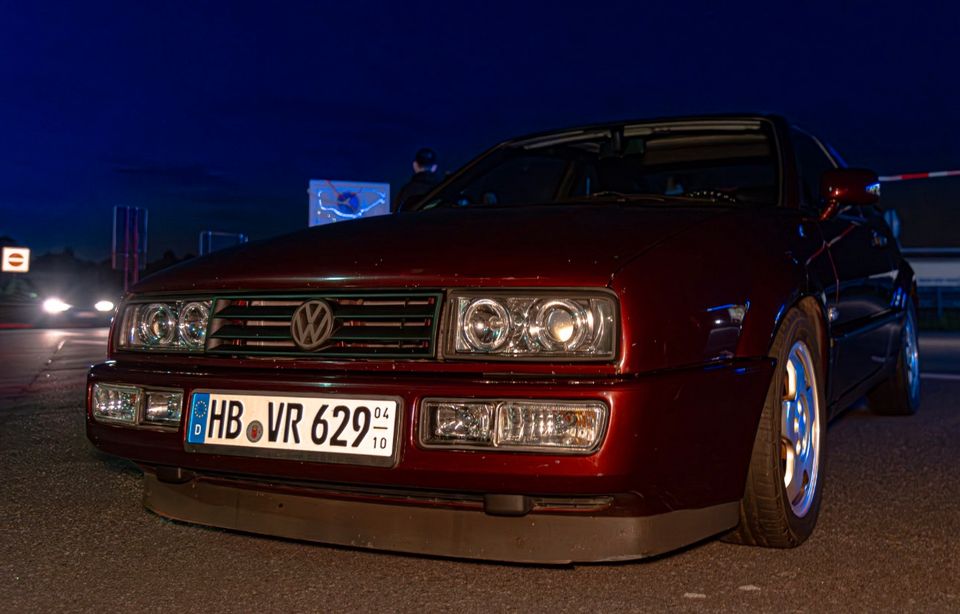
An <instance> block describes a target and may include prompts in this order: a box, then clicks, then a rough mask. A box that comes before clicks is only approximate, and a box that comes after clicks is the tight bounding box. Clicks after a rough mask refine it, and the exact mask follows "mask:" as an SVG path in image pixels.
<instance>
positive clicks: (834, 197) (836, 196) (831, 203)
mask: <svg viewBox="0 0 960 614" xmlns="http://www.w3.org/2000/svg"><path fill="white" fill-rule="evenodd" d="M820 197H821V198H823V201H824V202H825V203H826V206H825V207H824V208H823V213H822V214H821V215H820V219H824V220H825V219H829V218H830V217H833V215H834V214H835V213H836V212H837V210H838V209H839V208H840V207H843V206H847V205H852V206H856V207H866V206H869V205H873V204H876V203H877V201H878V200H880V180H879V179H878V178H877V174H876V173H874V172H873V171H869V170H867V169H863V168H835V169H832V170H829V171H826V172H825V173H823V175H821V176H820Z"/></svg>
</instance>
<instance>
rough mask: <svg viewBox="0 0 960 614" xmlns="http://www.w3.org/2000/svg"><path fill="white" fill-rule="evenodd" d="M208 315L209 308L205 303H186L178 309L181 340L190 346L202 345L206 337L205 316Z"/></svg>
mask: <svg viewBox="0 0 960 614" xmlns="http://www.w3.org/2000/svg"><path fill="white" fill-rule="evenodd" d="M209 316H210V309H209V308H208V307H207V305H206V303H187V304H186V305H184V306H183V309H181V310H180V323H179V324H178V328H179V329H180V338H181V339H182V340H183V342H184V343H185V344H186V345H187V346H188V347H192V348H198V347H202V346H203V342H204V340H205V339H206V338H207V318H208V317H209Z"/></svg>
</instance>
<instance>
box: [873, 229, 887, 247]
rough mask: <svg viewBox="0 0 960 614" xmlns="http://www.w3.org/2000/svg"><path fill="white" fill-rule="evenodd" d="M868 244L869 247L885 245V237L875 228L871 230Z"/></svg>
mask: <svg viewBox="0 0 960 614" xmlns="http://www.w3.org/2000/svg"><path fill="white" fill-rule="evenodd" d="M871 235H872V236H871V238H870V245H871V247H886V246H887V237H886V236H885V235H884V234H883V233H880V232H877V231H876V230H873V231H871Z"/></svg>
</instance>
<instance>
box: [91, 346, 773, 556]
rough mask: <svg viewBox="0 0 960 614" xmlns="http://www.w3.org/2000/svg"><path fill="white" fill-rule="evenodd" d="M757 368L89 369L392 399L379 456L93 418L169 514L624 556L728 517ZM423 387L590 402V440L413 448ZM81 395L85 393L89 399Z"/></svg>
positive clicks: (409, 543)
mask: <svg viewBox="0 0 960 614" xmlns="http://www.w3.org/2000/svg"><path fill="white" fill-rule="evenodd" d="M772 373H773V365H772V364H771V361H769V360H767V359H756V360H747V361H736V362H732V363H726V364H715V365H710V366H705V367H695V368H690V369H682V370H676V371H669V372H663V373H659V374H650V375H644V376H638V377H617V378H596V379H591V380H578V379H575V378H555V377H550V376H543V377H531V376H523V377H520V376H491V375H482V374H478V375H475V376H469V377H468V376H463V375H457V376H446V375H440V374H437V375H433V376H427V375H415V376H414V375H394V374H391V375H385V374H376V375H363V376H361V375H356V374H350V375H347V374H322V373H303V372H291V373H287V372H284V371H277V370H270V371H259V370H258V371H254V370H249V372H248V371H247V370H244V371H243V372H240V371H239V370H224V369H213V368H210V369H206V368H202V367H197V366H193V367H191V368H190V369H189V370H183V371H180V370H177V369H175V368H172V369H162V370H161V369H157V368H156V366H147V365H128V364H124V365H120V364H118V363H105V364H101V365H97V366H95V367H94V368H93V369H92V370H91V373H90V376H89V385H90V386H92V385H93V383H96V382H106V383H115V384H131V385H140V386H156V387H164V388H171V387H179V388H182V389H183V390H184V393H185V399H187V398H189V394H190V393H191V392H192V391H193V390H194V389H199V388H203V389H225V390H250V391H254V392H278V393H289V394H298V393H309V394H317V393H322V394H330V395H331V396H336V395H370V396H374V395H382V396H386V395H391V396H399V397H400V398H401V400H402V419H401V422H400V424H399V428H400V431H401V433H400V439H399V442H398V450H397V460H396V463H395V465H394V466H393V467H388V468H384V467H366V466H359V465H344V464H325V463H310V462H302V461H299V460H289V459H268V458H248V457H237V456H221V455H216V454H203V453H196V452H190V451H187V450H186V449H185V446H184V440H185V433H184V427H183V425H181V426H180V428H179V429H176V430H173V429H158V428H135V427H128V426H117V425H113V424H106V423H101V422H97V421H94V420H93V419H92V417H91V413H90V408H89V400H88V408H87V410H88V411H87V433H88V437H89V438H90V440H91V441H92V442H93V443H94V444H95V445H96V446H97V447H98V448H100V449H102V450H104V451H105V452H108V453H112V454H116V455H118V456H122V457H125V458H128V459H131V460H133V461H135V462H137V463H138V464H140V465H141V466H142V467H143V468H144V469H145V473H146V479H145V486H146V490H145V497H144V503H145V505H146V506H147V507H148V508H150V509H152V510H153V511H155V512H157V513H159V514H161V515H164V516H167V517H170V518H174V519H178V520H185V521H190V522H196V523H200V524H207V525H213V526H219V527H224V528H230V529H237V530H243V531H250V532H255V533H265V534H271V535H279V536H284V537H292V538H298V539H306V540H314V541H320V542H324V543H332V544H340V545H347V546H357V547H369V548H375V549H383V550H396V551H403V552H415V553H422V554H434V555H444V556H456V557H465V558H482V559H492V560H509V561H518V562H537V563H564V562H570V561H600V560H619V559H629V558H639V557H644V556H650V555H654V554H659V553H661V552H665V551H668V550H671V549H675V548H678V547H681V546H684V545H687V544H690V543H693V542H695V541H698V540H700V539H704V538H706V537H709V536H711V535H715V534H717V533H719V532H721V531H724V530H726V529H729V528H732V527H733V526H735V525H736V522H737V506H738V502H739V500H740V498H741V497H742V495H743V487H744V481H745V479H746V472H747V466H748V463H749V458H750V452H751V449H752V445H753V438H754V434H755V431H756V424H757V421H758V419H759V416H760V412H761V410H762V406H763V400H764V398H765V395H766V392H767V389H768V386H769V383H770V377H771V376H772ZM425 397H456V398H463V397H475V398H485V397H495V398H525V399H578V400H581V399H598V400H604V401H605V402H606V403H607V404H608V406H609V407H610V418H609V424H608V428H607V432H606V435H605V438H604V441H603V442H602V444H601V446H600V448H599V450H597V451H596V452H594V453H592V454H589V455H583V456H576V455H552V454H547V453H529V452H523V453H520V452H513V453H509V452H502V451H491V450H447V449H427V448H424V447H422V446H421V445H420V444H419V442H418V441H417V433H418V432H419V429H418V428H417V427H418V407H419V402H420V400H421V399H423V398H425ZM88 399H89V395H88Z"/></svg>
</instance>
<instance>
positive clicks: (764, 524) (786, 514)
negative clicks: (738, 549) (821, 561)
mask: <svg viewBox="0 0 960 614" xmlns="http://www.w3.org/2000/svg"><path fill="white" fill-rule="evenodd" d="M798 342H803V343H804V344H805V345H806V347H807V349H808V350H809V356H810V358H811V360H810V362H811V363H812V364H811V366H812V369H813V371H814V373H815V378H814V379H815V385H814V386H811V393H812V394H816V395H817V396H816V401H817V402H816V403H815V404H814V405H815V407H816V409H815V410H813V413H814V415H815V416H816V419H815V420H816V422H817V423H818V424H819V428H817V429H815V430H812V433H811V435H810V440H811V441H812V442H813V445H816V446H819V456H818V457H817V459H818V460H817V461H816V470H815V471H814V472H813V473H814V475H815V477H814V478H813V479H811V482H812V483H813V486H812V489H813V493H812V495H808V498H807V499H806V502H805V506H806V507H805V509H803V510H802V512H801V513H800V514H799V515H798V513H796V512H795V511H794V506H793V505H792V504H791V501H790V499H789V496H788V494H787V487H786V485H785V484H784V474H785V467H786V461H785V460H783V459H784V457H785V455H786V452H785V448H784V447H783V446H782V445H781V419H782V412H783V401H784V398H785V394H786V392H785V391H786V388H787V385H786V383H785V382H786V379H787V366H786V365H787V362H788V360H789V354H790V352H791V349H792V348H794V344H796V343H798ZM820 346H821V343H820V336H819V334H818V333H817V325H816V323H815V321H814V320H813V319H812V316H811V315H808V314H807V313H806V312H805V311H804V310H802V309H799V308H793V309H791V310H790V311H789V312H787V315H786V316H785V317H784V319H783V322H782V323H781V325H780V329H779V330H778V332H777V336H776V338H775V339H774V342H773V346H772V347H771V351H770V356H771V357H772V358H775V359H776V361H777V366H776V372H775V374H774V377H773V381H772V382H771V383H770V388H769V389H768V391H767V398H766V401H765V402H764V405H763V413H762V414H761V416H760V423H759V425H758V426H757V434H756V438H755V439H754V444H753V452H752V455H751V459H750V469H749V472H748V474H747V483H746V488H745V489H744V495H743V499H742V501H741V502H740V524H739V525H738V526H737V528H736V529H735V530H734V531H733V533H731V534H729V535H727V536H726V537H725V540H726V541H729V542H732V543H738V544H746V545H752V546H766V547H771V548H793V547H795V546H799V545H800V544H802V543H803V542H804V541H805V540H806V539H807V538H808V537H809V536H810V534H811V533H812V532H813V529H814V527H815V526H816V524H817V516H818V515H819V513H820V499H821V494H822V492H823V474H824V471H823V469H824V461H825V455H824V452H825V450H824V443H825V441H826V430H827V423H826V422H827V421H826V418H827V406H826V395H825V393H824V391H825V387H824V373H823V364H822V363H823V360H822V358H821V357H822V354H821V351H820Z"/></svg>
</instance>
